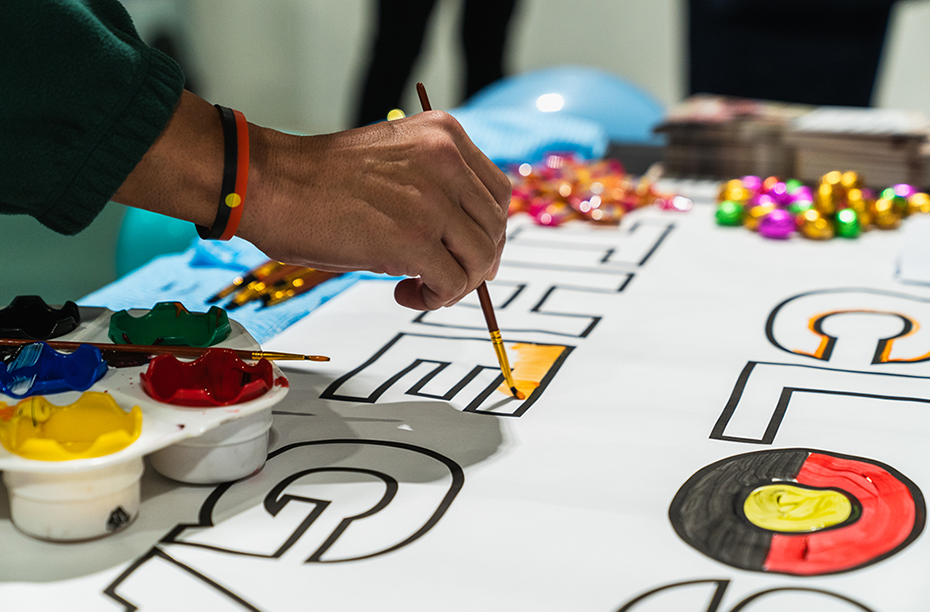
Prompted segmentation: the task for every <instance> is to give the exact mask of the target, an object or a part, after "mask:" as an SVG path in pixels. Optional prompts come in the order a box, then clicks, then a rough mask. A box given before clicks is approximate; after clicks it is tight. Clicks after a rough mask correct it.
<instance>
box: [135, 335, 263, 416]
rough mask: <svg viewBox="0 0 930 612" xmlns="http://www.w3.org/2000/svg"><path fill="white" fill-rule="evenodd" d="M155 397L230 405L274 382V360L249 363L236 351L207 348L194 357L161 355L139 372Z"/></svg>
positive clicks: (252, 396) (170, 401)
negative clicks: (189, 359) (187, 359)
mask: <svg viewBox="0 0 930 612" xmlns="http://www.w3.org/2000/svg"><path fill="white" fill-rule="evenodd" d="M140 378H141V380H142V388H143V389H145V392H146V393H147V394H148V395H150V396H151V397H153V398H154V399H156V400H158V401H160V402H164V403H167V404H176V405H181V406H227V405H229V404H238V403H241V402H247V401H249V400H253V399H255V398H257V397H260V396H262V395H264V394H265V393H266V392H267V391H268V390H269V389H271V387H272V386H273V385H274V384H275V382H276V381H275V380H274V372H273V371H272V367H271V362H270V361H268V360H267V359H262V360H260V361H259V362H258V363H256V364H254V365H252V364H247V363H245V362H244V361H242V360H241V359H239V357H237V356H236V354H235V353H234V352H233V351H230V350H228V349H221V348H211V349H207V351H206V352H204V354H203V355H202V356H201V357H199V358H198V359H196V360H195V361H190V362H185V361H179V360H178V359H177V358H176V357H175V356H174V355H159V356H158V357H156V358H155V359H153V360H152V361H150V362H149V367H148V369H147V370H146V371H145V372H143V373H142V374H141V376H140Z"/></svg>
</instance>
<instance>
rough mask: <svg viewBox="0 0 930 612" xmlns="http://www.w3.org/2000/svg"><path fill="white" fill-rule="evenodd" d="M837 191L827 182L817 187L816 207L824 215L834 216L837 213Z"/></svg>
mask: <svg viewBox="0 0 930 612" xmlns="http://www.w3.org/2000/svg"><path fill="white" fill-rule="evenodd" d="M836 196H837V194H836V189H834V186H833V185H831V184H830V183H827V182H826V181H825V182H823V183H820V185H819V186H818V187H817V193H815V194H814V207H815V208H816V209H817V210H818V211H819V212H820V214H822V215H832V214H833V213H835V212H836V200H837V197H836Z"/></svg>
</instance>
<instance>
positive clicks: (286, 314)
mask: <svg viewBox="0 0 930 612" xmlns="http://www.w3.org/2000/svg"><path fill="white" fill-rule="evenodd" d="M267 260H268V258H267V257H266V256H265V255H264V254H263V253H262V252H261V251H259V250H258V249H257V248H256V247H254V246H253V245H252V244H250V243H248V242H246V241H245V240H241V239H239V238H233V239H232V240H230V241H229V242H215V241H201V240H199V239H198V240H197V241H196V242H195V243H194V244H193V245H192V247H191V248H190V249H188V250H187V251H185V252H184V253H180V254H177V255H163V256H161V257H156V258H155V259H153V260H152V261H150V262H149V263H147V264H146V265H144V266H142V267H141V268H138V269H137V270H135V271H134V272H132V273H130V274H127V275H126V276H124V277H123V278H121V279H119V280H117V281H115V282H113V283H111V284H109V285H107V286H106V287H103V288H102V289H100V290H98V291H95V292H93V293H91V294H90V295H87V296H85V297H83V298H81V299H80V300H78V304H79V305H82V306H103V307H106V308H109V309H110V310H113V311H119V310H123V309H131V308H141V309H148V308H151V307H152V306H154V305H155V304H156V303H158V302H174V301H177V302H181V303H182V304H184V306H185V307H186V308H187V309H188V310H189V311H191V312H206V311H207V310H209V309H210V306H214V305H219V306H221V307H222V306H223V305H224V304H225V302H220V303H219V304H210V303H208V302H207V300H208V299H209V298H210V297H212V296H213V295H215V294H216V293H217V292H218V291H220V290H221V289H222V288H224V287H226V286H227V285H229V284H230V283H231V282H232V280H233V278H235V277H236V276H240V275H242V274H245V273H246V272H248V271H249V270H251V269H252V268H255V267H256V266H259V265H261V264H262V263H263V262H265V261H267ZM362 279H376V280H397V279H396V278H395V277H390V276H384V275H380V274H372V273H369V272H351V273H348V274H344V275H343V276H340V277H337V278H334V279H331V280H328V281H326V282H325V283H322V284H321V285H319V286H317V287H314V288H313V289H311V290H310V291H308V292H307V293H304V294H303V295H300V296H297V297H295V298H292V299H290V300H287V301H286V302H282V303H281V304H277V305H275V306H272V307H270V308H264V307H261V305H260V304H261V303H260V302H252V303H249V304H246V305H245V306H242V307H240V308H236V309H234V310H230V311H228V313H229V318H230V319H233V320H235V321H238V322H239V323H241V324H242V326H243V327H245V329H246V330H247V331H248V332H249V333H250V334H251V335H252V337H253V338H255V340H256V341H258V342H259V343H262V342H265V341H267V340H269V339H270V338H272V337H274V336H276V335H277V334H279V333H280V332H282V331H284V330H285V329H287V328H288V327H290V326H291V325H293V324H294V323H296V322H297V321H299V320H300V319H302V318H303V317H305V316H307V315H308V314H309V313H311V312H313V311H314V310H316V309H317V308H319V307H320V306H322V305H323V304H325V303H326V302H327V301H329V300H330V299H331V298H333V297H335V296H337V295H339V294H340V293H342V292H343V291H345V290H346V289H348V288H349V287H351V286H352V285H354V284H355V283H357V282H358V281H359V280H362Z"/></svg>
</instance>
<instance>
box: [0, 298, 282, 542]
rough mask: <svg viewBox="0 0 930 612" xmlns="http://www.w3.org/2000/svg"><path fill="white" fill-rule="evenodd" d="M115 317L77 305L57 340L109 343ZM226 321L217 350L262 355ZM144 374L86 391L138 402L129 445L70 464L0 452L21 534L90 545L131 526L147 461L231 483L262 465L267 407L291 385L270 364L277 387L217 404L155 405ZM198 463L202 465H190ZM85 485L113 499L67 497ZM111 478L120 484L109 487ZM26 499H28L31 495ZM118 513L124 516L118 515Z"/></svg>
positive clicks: (120, 375)
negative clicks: (77, 315)
mask: <svg viewBox="0 0 930 612" xmlns="http://www.w3.org/2000/svg"><path fill="white" fill-rule="evenodd" d="M144 312H145V311H131V314H133V315H134V316H140V315H141V314H144ZM111 314H113V313H112V311H110V310H107V309H104V308H87V307H82V308H81V318H82V322H81V324H80V326H79V327H78V328H77V329H75V330H74V331H73V332H71V333H69V334H67V335H65V336H62V337H60V338H56V340H66V341H72V342H97V343H108V342H109V339H108V337H107V330H108V327H109V318H110V315H111ZM230 325H231V327H232V331H231V333H230V335H229V337H228V338H227V339H226V340H224V341H223V342H222V343H220V344H219V345H217V346H218V347H222V348H230V349H245V350H260V347H259V345H258V343H257V342H255V340H254V339H253V338H252V336H250V335H249V333H248V332H247V331H246V330H245V328H243V327H242V325H240V324H239V323H237V322H235V321H230ZM146 368H147V364H146V365H141V366H134V367H125V368H112V367H111V368H109V369H108V370H107V372H106V373H105V374H104V375H103V377H102V378H101V379H100V380H98V381H97V382H96V383H94V385H93V386H91V387H90V389H88V391H97V392H104V393H107V394H109V395H110V396H112V398H113V399H114V400H115V401H116V403H117V405H119V406H120V408H122V409H123V410H124V411H126V412H129V411H130V410H131V409H132V408H133V407H134V406H138V407H139V408H140V409H141V411H142V427H141V432H140V434H139V437H138V438H137V439H136V440H135V441H134V442H133V443H131V444H129V445H128V446H127V447H125V448H123V449H121V450H118V451H116V452H113V453H111V454H108V455H104V456H101V457H94V458H79V459H72V460H68V461H38V460H34V459H27V458H25V457H21V456H19V455H16V454H13V453H11V452H9V451H7V450H6V449H5V448H2V447H0V470H3V471H4V472H5V474H4V482H5V483H6V485H7V487H8V488H9V489H10V498H11V511H12V515H13V520H14V523H16V524H17V526H18V527H20V529H22V530H23V531H26V532H27V533H29V534H30V535H35V536H37V537H41V538H45V539H51V540H73V539H87V538H92V537H98V536H102V535H106V534H107V533H110V532H112V531H115V530H116V529H118V528H120V527H121V526H122V525H124V524H127V523H128V522H129V521H131V520H132V518H134V516H135V512H136V511H137V509H138V494H139V493H138V480H139V477H140V476H141V473H142V470H141V465H142V461H141V460H142V458H143V457H145V456H147V455H153V454H156V455H157V456H158V461H155V462H153V463H154V464H155V466H156V469H157V470H158V471H159V472H161V473H162V474H164V475H166V476H168V477H169V478H174V479H176V480H181V481H183V482H196V483H199V484H206V483H219V482H227V481H230V480H235V479H237V478H241V477H243V476H246V475H248V474H250V473H252V472H254V471H255V470H257V469H258V468H260V467H261V466H262V464H263V463H264V461H265V455H266V454H267V446H268V430H269V428H270V425H271V407H272V406H273V405H275V404H277V403H278V402H279V401H281V400H282V399H283V398H284V396H285V395H286V394H287V391H288V386H287V380H286V378H285V376H284V374H283V372H281V370H280V368H279V367H278V366H277V365H275V364H274V363H272V372H273V380H274V385H273V386H272V388H271V389H269V390H268V391H267V392H266V393H264V394H263V395H261V396H260V397H258V398H255V399H252V400H249V401H245V402H242V403H238V404H231V405H228V406H215V407H213V406H210V407H186V406H177V405H172V404H166V403H163V402H159V401H156V400H155V399H153V398H152V397H150V396H149V395H148V394H146V392H145V391H144V390H143V388H142V384H141V381H140V375H141V374H142V373H143V372H144V371H145V370H146ZM80 396H81V392H78V391H69V392H65V393H56V394H51V395H48V396H45V399H46V400H47V401H49V402H50V403H51V404H53V405H57V406H63V405H68V404H72V403H74V402H75V401H77V400H78V399H79V398H80ZM0 401H3V402H6V403H7V404H8V405H15V404H16V403H18V401H19V400H18V399H16V398H13V397H10V396H6V395H3V394H0ZM206 460H209V462H208V463H207V464H205V463H204V461H206ZM198 464H203V465H200V467H196V466H197V465H198ZM205 465H206V467H204V466H205ZM192 466H193V467H192ZM195 468H196V469H195ZM126 474H132V476H133V478H134V486H133V484H132V483H131V482H130V483H128V486H124V484H126V478H127V476H126ZM133 478H130V480H133ZM88 479H89V481H92V482H91V486H92V487H96V488H98V489H100V490H101V491H105V492H106V493H101V495H109V496H110V498H108V500H109V501H107V502H106V503H103V504H102V505H101V504H100V503H95V502H93V501H91V502H89V503H85V502H86V500H84V501H80V500H78V499H77V498H76V497H74V495H72V492H71V489H74V486H72V483H74V482H76V481H80V480H88ZM116 481H119V483H121V484H120V485H119V486H116V485H114V484H113V483H114V482H116ZM114 487H115V488H116V489H118V491H115V490H114ZM23 495H28V496H29V497H28V499H27V498H24V497H23ZM114 496H115V497H114ZM117 509H118V510H119V511H120V512H117V515H116V516H115V517H114V515H113V512H116V511H117ZM27 517H29V518H27ZM41 517H45V518H41ZM83 523H87V524H86V525H85V524H83Z"/></svg>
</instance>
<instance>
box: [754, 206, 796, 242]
mask: <svg viewBox="0 0 930 612" xmlns="http://www.w3.org/2000/svg"><path fill="white" fill-rule="evenodd" d="M796 226H797V225H796V223H795V220H794V215H792V214H791V213H790V212H788V211H787V210H784V209H781V208H776V209H774V210H773V211H772V212H770V213H769V214H767V215H765V216H764V217H763V218H762V220H761V221H760V222H759V233H760V234H762V235H763V236H765V237H766V238H774V239H776V240H784V239H785V238H787V237H788V236H790V235H791V232H793V231H794V230H795V227H796Z"/></svg>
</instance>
